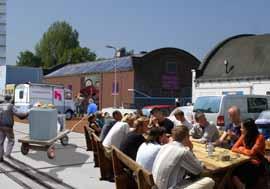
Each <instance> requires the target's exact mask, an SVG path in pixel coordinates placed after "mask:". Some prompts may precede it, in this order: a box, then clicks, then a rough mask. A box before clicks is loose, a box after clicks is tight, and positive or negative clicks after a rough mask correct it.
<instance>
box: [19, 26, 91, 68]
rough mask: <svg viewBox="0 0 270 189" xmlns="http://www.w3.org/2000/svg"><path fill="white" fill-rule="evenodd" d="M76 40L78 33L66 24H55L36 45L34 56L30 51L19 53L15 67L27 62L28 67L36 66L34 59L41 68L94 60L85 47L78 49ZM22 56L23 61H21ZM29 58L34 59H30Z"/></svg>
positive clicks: (77, 40)
mask: <svg viewBox="0 0 270 189" xmlns="http://www.w3.org/2000/svg"><path fill="white" fill-rule="evenodd" d="M78 38H79V33H78V32H77V31H76V30H75V29H73V28H72V26H71V25H69V24H68V23H67V22H59V21H58V22H55V23H53V24H52V25H51V26H50V27H49V28H48V30H47V32H45V33H44V34H43V36H42V38H41V40H40V41H39V42H38V43H37V45H36V48H35V51H36V52H35V55H34V54H33V53H31V52H30V51H27V53H26V52H21V54H20V56H19V57H18V61H17V65H25V62H29V61H30V62H29V63H28V65H37V63H38V61H37V60H36V58H37V59H39V60H40V62H39V64H38V65H39V66H42V67H43V68H50V67H53V66H56V65H57V64H62V63H67V62H68V63H78V62H85V61H93V60H95V59H96V54H95V53H94V52H91V51H90V49H89V48H87V47H84V48H82V47H80V43H79V39H78ZM25 53H26V54H25ZM22 55H23V61H22V60H21V59H22V58H21V57H22ZM26 55H27V56H26ZM24 56H26V57H24ZM31 56H32V57H34V58H32V59H31ZM26 58H27V59H26ZM24 59H25V61H24Z"/></svg>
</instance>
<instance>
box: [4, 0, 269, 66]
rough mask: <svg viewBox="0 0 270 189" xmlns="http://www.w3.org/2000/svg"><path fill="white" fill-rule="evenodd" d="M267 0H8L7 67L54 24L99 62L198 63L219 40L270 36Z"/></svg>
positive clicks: (29, 48) (14, 62)
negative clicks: (127, 58)
mask: <svg viewBox="0 0 270 189" xmlns="http://www.w3.org/2000/svg"><path fill="white" fill-rule="evenodd" d="M269 8H270V1H269V0H256V1H254V0H237V1H236V0H227V1H221V0H95V1H94V0H8V2H7V64H16V60H17V56H18V55H19V53H20V52H21V51H25V50H31V51H34V47H35V45H36V43H37V42H38V41H39V40H40V39H41V37H42V35H43V33H44V32H46V31H47V29H48V27H49V26H50V25H51V24H52V23H53V22H55V21H67V22H68V23H69V24H71V25H72V27H73V28H74V29H76V30H77V31H78V32H79V40H80V44H81V46H83V47H88V48H90V49H91V50H92V51H94V52H95V53H96V54H97V55H98V57H103V58H110V57H112V56H113V54H114V52H113V50H112V49H107V48H105V46H106V45H112V46H115V47H126V48H127V49H133V50H134V51H135V53H138V52H140V51H148V52H149V51H151V50H154V49H158V48H163V47H175V48H180V49H183V50H186V51H188V52H190V53H191V54H193V55H194V56H196V57H197V58H198V59H200V60H203V58H204V57H205V56H206V55H207V53H208V52H209V51H211V49H213V48H214V47H215V46H216V45H217V43H219V42H220V41H222V40H224V39H226V38H228V37H230V36H233V35H238V34H243V33H248V34H263V33H270V19H269V18H270V11H269V10H270V9H269Z"/></svg>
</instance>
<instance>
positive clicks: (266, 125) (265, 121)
mask: <svg viewBox="0 0 270 189" xmlns="http://www.w3.org/2000/svg"><path fill="white" fill-rule="evenodd" d="M255 123H256V125H257V126H258V129H259V131H260V132H261V133H262V134H263V135H264V137H265V139H270V110H266V111H263V112H262V113H260V115H259V117H258V119H256V120H255Z"/></svg>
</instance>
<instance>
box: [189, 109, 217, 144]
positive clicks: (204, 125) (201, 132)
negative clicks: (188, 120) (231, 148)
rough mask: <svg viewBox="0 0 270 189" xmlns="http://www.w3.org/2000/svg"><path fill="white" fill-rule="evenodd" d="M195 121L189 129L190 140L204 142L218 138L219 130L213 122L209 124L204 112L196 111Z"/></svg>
mask: <svg viewBox="0 0 270 189" xmlns="http://www.w3.org/2000/svg"><path fill="white" fill-rule="evenodd" d="M195 121H196V122H197V123H196V124H195V125H194V126H193V128H192V129H191V130H190V135H191V141H194V142H200V143H206V142H215V141H217V140H218V138H219V132H218V129H217V127H216V125H215V124H210V123H209V122H208V121H207V119H206V117H205V115H204V113H202V112H196V114H195Z"/></svg>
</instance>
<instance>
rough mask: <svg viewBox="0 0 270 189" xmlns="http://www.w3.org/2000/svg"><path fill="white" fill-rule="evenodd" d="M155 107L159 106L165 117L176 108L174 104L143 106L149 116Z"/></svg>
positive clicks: (145, 113)
mask: <svg viewBox="0 0 270 189" xmlns="http://www.w3.org/2000/svg"><path fill="white" fill-rule="evenodd" d="M154 108H158V109H160V110H161V111H162V113H163V115H164V116H165V117H167V116H169V115H170V112H171V111H172V110H173V109H174V108H175V106H173V105H151V106H145V107H143V108H142V112H143V114H144V115H145V116H147V117H149V116H150V112H151V110H153V109H154Z"/></svg>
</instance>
